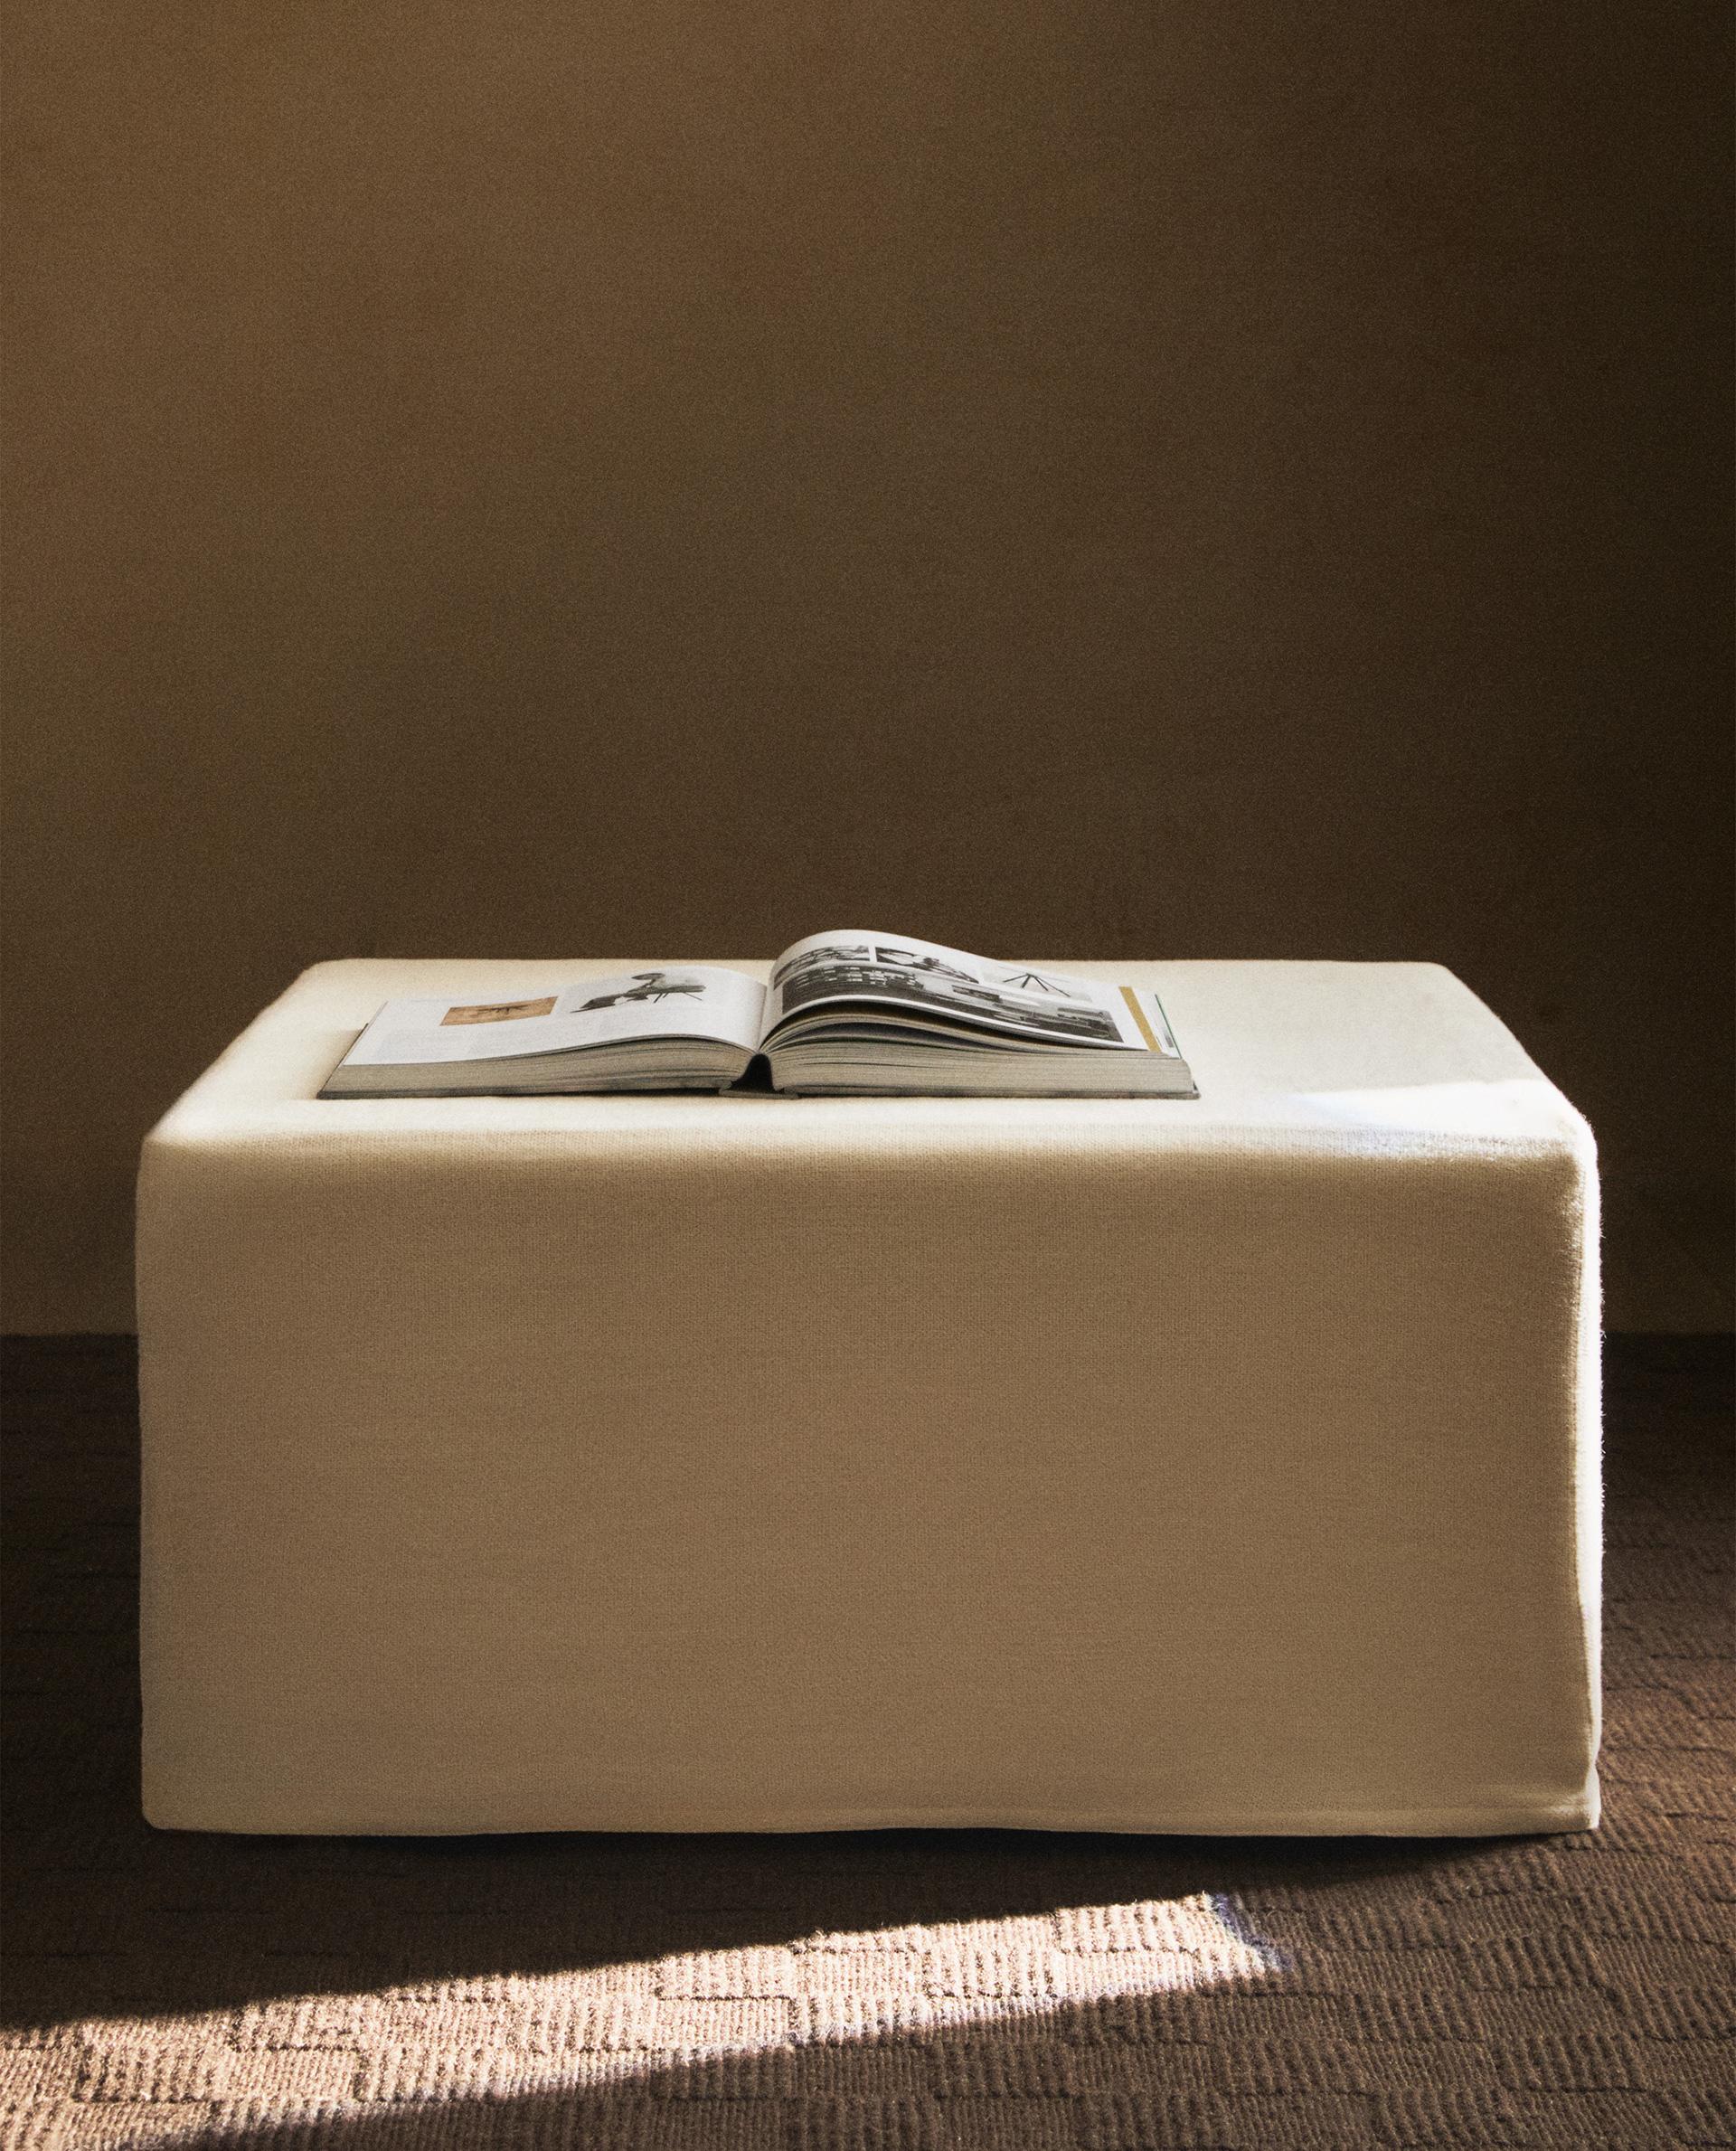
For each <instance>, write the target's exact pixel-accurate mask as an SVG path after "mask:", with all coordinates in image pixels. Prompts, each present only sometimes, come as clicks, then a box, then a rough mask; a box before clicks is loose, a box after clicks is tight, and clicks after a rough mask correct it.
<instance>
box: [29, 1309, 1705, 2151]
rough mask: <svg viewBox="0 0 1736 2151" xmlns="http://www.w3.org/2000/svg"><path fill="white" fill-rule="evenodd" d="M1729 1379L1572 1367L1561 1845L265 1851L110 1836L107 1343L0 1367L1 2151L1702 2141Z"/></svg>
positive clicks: (127, 1563)
mask: <svg viewBox="0 0 1736 2151" xmlns="http://www.w3.org/2000/svg"><path fill="white" fill-rule="evenodd" d="M1730 1377H1731V1345H1730V1341H1729V1340H1728V1339H1711V1338H1707V1339H1689V1338H1640V1337H1628V1338H1618V1339H1612V1340H1611V1341H1610V1344H1609V1354H1608V1412H1607V1417H1608V1495H1609V1509H1608V1559H1607V1573H1606V1604H1607V1614H1606V1637H1607V1643H1606V1650H1607V1656H1606V1668H1605V1671H1606V1703H1607V1709H1606V1732H1605V1746H1604V1755H1603V1761H1602V1766H1601V1768H1602V1777H1603V1785H1604V1797H1605V1803H1606V1815H1605V1821H1604V1824H1603V1826H1602V1828H1601V1829H1600V1830H1599V1831H1598V1832H1597V1833H1595V1834H1588V1835H1580V1836H1573V1837H1564V1838H1542V1839H1508V1840H1500V1841H1488V1840H1477V1841H1445V1840H1440V1841H1426V1842H1424V1841H1414V1840H1407V1841H1375V1840H1277V1839H1266V1840H1250V1839H1203V1838H1186V1839H1184V1838H1148V1839H1140V1838H1125V1837H1124V1838H1116V1837H1102V1836H1080V1837H1069V1836H1048V1835H1034V1834H1033V1835H1026V1834H1014V1833H997V1832H981V1833H916V1832H894V1833H888V1834H884V1835H847V1836H805V1837H789V1838H747V1837H726V1838H608V1837H579V1836H566V1837H548V1838H497V1839H463V1840H443V1841H423V1840H409V1839H392V1840H380V1839H373V1840H335V1839H327V1840H296V1839H234V1838H216V1837H197V1836H187V1835H170V1834H161V1833H157V1832H155V1831H153V1830H151V1829H150V1828H148V1827H147V1826H146V1824H145V1823H144V1822H143V1821H142V1819H141V1818H140V1816H139V1813H138V1801H137V1752H136V1748H137V1693H136V1663H135V1658H136V1634H137V1631H136V1614H135V1593H136V1587H137V1562H136V1530H137V1495H136V1480H137V1417H136V1403H135V1396H134V1387H133V1351H132V1344H131V1340H130V1339H120V1338H57V1339H41V1340H30V1341H17V1342H14V1343H13V1344H12V1345H11V1346H10V1348H9V1349H8V1351H7V1353H6V1358H5V1420H6V1439H5V1484H6V1561H5V1594H6V1612H5V1622H6V1634H7V1637H8V1639H9V1640H8V1647H7V1650H6V1654H5V1677H4V1703H5V1725H6V1731H5V1766H6V1767H5V1796H6V1865H7V1871H8V1872H7V1887H6V1907H7V1910H6V1918H5V2006H4V2023H5V2033H4V2036H3V2037H0V2141H3V2142H4V2143H5V2144H6V2145H7V2146H18V2147H19V2151H24V2146H29V2147H30V2151H58V2147H59V2146H99V2145H113V2146H123V2145H125V2146H141V2147H145V2146H158V2145H164V2146H166V2145H178V2146H185V2145H199V2146H216V2145H219V2144H236V2145H239V2144H244V2143H245V2144H269V2145H272V2146H284V2145H288V2144H291V2143H296V2144H307V2145H331V2146H336V2147H337V2151H385V2147H386V2146H393V2147H394V2151H395V2147H402V2151H411V2147H414V2151H421V2147H423V2146H442V2147H445V2146H491V2145H505V2146H519V2145H524V2146H530V2145H536V2146H543V2145H547V2146H556V2145H561V2146H566V2145H574V2146H589V2145H596V2146H607V2147H608V2151H616V2147H618V2146H621V2147H625V2146H635V2147H639V2146H644V2147H646V2151H649V2147H650V2146H668V2147H670V2151H674V2147H675V2146H684V2147H692V2151H699V2147H701V2146H719V2147H720V2151H761V2147H766V2151H769V2147H770V2146H777V2147H778V2151H797V2147H802V2151H809V2147H811V2151H820V2147H821V2146H840V2147H843V2146H851V2147H854V2151H941V2147H942V2146H946V2147H948V2151H952V2147H955V2146H985V2147H993V2151H1024V2146H1075V2145H1078V2146H1098V2147H1099V2151H1135V2147H1138V2146H1146V2147H1150V2151H1217V2147H1220V2146H1222V2147H1225V2151H1228V2147H1231V2146H1236V2147H1241V2151H1265V2147H1268V2146H1269V2147H1271V2151H1288V2147H1290V2146H1297V2147H1298V2151H1299V2147H1302V2146H1309V2147H1316V2151H1343V2147H1347V2146H1361V2145H1373V2146H1407V2147H1415V2151H1422V2147H1424V2146H1497V2145H1512V2146H1603V2145H1609V2146H1678V2145H1684V2146H1685V2145H1694V2146H1697V2145H1727V2144H1731V2143H1736V2092H1733V2091H1732V2082H1733V2081H1736V2043H1733V2042H1736V1822H1733V1821H1732V1807H1731V1785H1732V1773H1731V1750H1732V1735H1733V1734H1736V1699H1733V1693H1732V1684H1731V1659H1730V1653H1731V1606H1730V1579H1731V1548H1732V1498H1731V1497H1732V1483H1731V1482H1732V1472H1731V1462H1732V1459H1731V1439H1730V1436H1731V1379H1730Z"/></svg>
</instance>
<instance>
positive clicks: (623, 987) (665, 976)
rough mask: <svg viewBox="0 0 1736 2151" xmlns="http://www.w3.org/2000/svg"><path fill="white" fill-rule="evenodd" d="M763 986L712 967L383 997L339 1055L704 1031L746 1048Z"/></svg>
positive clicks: (463, 1051) (572, 1045)
mask: <svg viewBox="0 0 1736 2151" xmlns="http://www.w3.org/2000/svg"><path fill="white" fill-rule="evenodd" d="M765 994H766V989H765V988H764V986H761V985H760V981H759V980H758V979H757V978H750V977H749V976H748V975H747V974H746V972H744V971H727V970H724V969H723V968H722V967H720V966H718V965H715V964H674V965H670V966H669V967H666V968H665V969H662V970H646V971H633V972H627V973H623V974H622V975H621V976H619V977H618V978H583V979H580V980H578V981H577V982H575V983H574V984H573V985H571V986H564V987H562V988H561V990H560V991H559V992H555V993H541V994H527V995H522V996H520V997H517V998H508V999H503V1000H499V1001H476V1000H459V999H440V998H436V997H432V996H418V997H416V998H413V999H408V1000H400V1001H388V1002H387V1003H386V1005H385V1006H384V1007H383V1008H382V1009H381V1011H380V1013H379V1014H377V1015H376V1016H375V1017H374V1019H373V1022H372V1023H371V1024H369V1025H368V1027H367V1029H366V1030H365V1031H363V1033H362V1035H361V1036H360V1038H358V1039H357V1040H356V1042H355V1043H354V1045H353V1046H352V1047H351V1048H350V1050H349V1052H347V1053H345V1055H344V1060H343V1062H342V1063H341V1065H342V1066H344V1067H345V1068H397V1067H403V1066H410V1065H415V1066H424V1067H425V1066H427V1065H428V1064H429V1063H430V1062H433V1061H511V1060H515V1059H518V1058H519V1057H521V1056H523V1055H527V1054H533V1053H538V1054H540V1053H561V1052H575V1053H578V1052H584V1051H585V1050H586V1049H587V1048H589V1047H597V1046H604V1047H607V1046H614V1047H623V1046H626V1047H630V1046H631V1045H632V1044H633V1043H634V1042H636V1041H637V1040H640V1039H646V1040H649V1039H654V1038H703V1039H715V1040H717V1041H718V1042H720V1043H721V1044H724V1045H731V1046H737V1047H739V1048H740V1049H741V1051H742V1052H745V1053H751V1052H753V1050H754V1047H755V1045H756V1044H757V1042H758V1041H759V1036H760V1018H761V1015H762V1014H763V1012H764V1006H765Z"/></svg>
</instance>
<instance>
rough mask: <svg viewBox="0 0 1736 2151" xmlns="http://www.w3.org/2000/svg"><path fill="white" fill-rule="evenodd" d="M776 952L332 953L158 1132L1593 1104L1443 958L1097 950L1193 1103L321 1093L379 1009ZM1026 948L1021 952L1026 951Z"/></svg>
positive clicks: (1272, 1131) (1581, 1128) (821, 1129)
mask: <svg viewBox="0 0 1736 2151" xmlns="http://www.w3.org/2000/svg"><path fill="white" fill-rule="evenodd" d="M675 960H680V961H682V962H702V961H703V962H708V963H727V964H731V966H732V967H734V968H737V969H740V970H743V971H749V972H751V973H753V974H754V975H755V976H760V977H763V976H765V975H766V973H767V971H768V970H769V959H765V958H759V959H754V958H719V957H707V958H691V957H689V958H680V959H675V958H655V959H654V958H645V957H637V958H633V957H599V958H567V959H561V958H533V959H526V960H523V961H515V960H511V959H481V958H453V959H450V960H441V959H436V958H355V959H353V960H347V961H340V962H334V963H323V964H317V965H316V966H315V967H313V968H312V969H311V970H308V971H306V972H304V973H303V974H302V976H300V977H299V978H297V980H296V981H295V983H294V984H293V985H292V986H290V987H289V988H288V991H287V992H286V993H285V994H283V995H281V996H280V997H279V998H278V1000H277V1001H275V1002H273V1003H272V1004H271V1005H270V1006H269V1008H267V1009H266V1010H265V1011H264V1012H263V1014H260V1015H259V1017H258V1018H257V1019H256V1020H255V1022H254V1023H253V1024H250V1026H249V1027H248V1029H247V1030H246V1031H245V1032H243V1033H242V1034H241V1037H240V1038H239V1039H238V1040H237V1041H236V1042H235V1043H234V1044H233V1045H232V1046H231V1047H230V1049H229V1050H228V1052H225V1053H224V1054H223V1055H222V1057H221V1058H220V1059H219V1060H218V1061H216V1062H215V1063H214V1064H213V1065H212V1068H210V1069H209V1070H207V1071H206V1072H205V1074H204V1075H203V1076H202V1077H201V1078H200V1079H199V1080H198V1081H197V1082H196V1083H194V1084H193V1087H192V1089H191V1090H188V1091H187V1093H186V1094H185V1096H184V1098H183V1099H181V1100H180V1101H179V1102H178V1103H177V1104H176V1105H175V1107H174V1108H172V1109H171V1110H170V1112H169V1113H168V1114H167V1115H166V1116H165V1119H164V1120H163V1121H162V1122H161V1123H160V1124H159V1126H158V1127H157V1129H156V1131H155V1132H154V1136H153V1137H152V1140H153V1141H154V1142H156V1143H159V1144H174V1145H183V1144H189V1143H192V1144H200V1143H207V1142H213V1141H214V1142H219V1143H222V1142H228V1141H252V1140H271V1139H276V1138H281V1137H296V1138H299V1139H306V1138H307V1137H309V1136H311V1135H316V1134H322V1133H323V1134H329V1135H333V1136H342V1137H343V1138H344V1140H345V1141H348V1142H354V1143H360V1144H363V1145H367V1146H372V1145H373V1144H375V1143H378V1144H384V1145H387V1146H390V1145H392V1144H394V1143H398V1142H409V1143H414V1144H424V1143H427V1142H429V1141H434V1142H448V1141H449V1142H458V1143H467V1142H471V1141H476V1140H479V1139H491V1140H492V1139H512V1138H513V1137H526V1138H535V1137H542V1136H548V1135H554V1134H560V1135H563V1136H569V1137H571V1136H577V1135H587V1136H590V1137H594V1138H596V1139H597V1140H598V1141H601V1142H609V1141H619V1142H628V1143H638V1142H644V1141H646V1140H647V1139H651V1140H657V1141H660V1142H661V1141H668V1142H674V1143H676V1144H680V1143H682V1142H684V1141H691V1142H693V1143H694V1144H695V1145H696V1146H703V1147H705V1148H707V1149H715V1148H717V1147H718V1146H723V1147H725V1148H730V1147H733V1146H738V1145H740V1146H750V1147H752V1148H760V1147H761V1146H767V1145H771V1144H778V1143H785V1142H790V1141H795V1142H797V1143H799V1144H801V1145H802V1146H805V1147H806V1146H810V1145H814V1146H819V1147H821V1148H825V1147H826V1146H831V1145H840V1146H844V1147H854V1146H860V1145H862V1144H873V1146H877V1147H883V1146H887V1145H894V1146H897V1145H901V1144H906V1143H908V1144H911V1145H916V1146H931V1145H939V1146H942V1147H946V1148H952V1147H955V1146H959V1145H967V1144H972V1143H979V1142H987V1143H996V1142H1002V1141H1006V1142H1013V1143H1024V1144H1029V1143H1047V1142H1057V1143H1063V1144H1080V1143H1083V1144H1087V1145H1093V1146H1094V1145H1096V1144H1099V1143H1107V1144H1111V1145H1113V1144H1122V1143H1127V1142H1128V1141H1134V1142H1137V1143H1139V1144H1141V1145H1144V1144H1146V1143H1152V1144H1160V1145H1170V1144H1175V1145H1180V1146H1184V1147H1188V1148H1193V1147H1195V1146H1205V1147H1212V1148H1221V1147H1224V1146H1232V1147H1233V1146H1262V1145H1270V1144H1272V1143H1274V1142H1276V1143H1278V1144H1280V1145H1282V1146H1285V1147H1296V1146H1301V1147H1304V1148H1320V1149H1325V1150H1344V1149H1359V1148H1366V1147H1370V1146H1373V1147H1375V1148H1379V1149H1397V1150H1400V1151H1410V1150H1413V1149H1415V1148H1416V1147H1417V1146H1419V1145H1425V1146H1426V1145H1429V1144H1435V1143H1439V1144H1445V1145H1446V1146H1448V1147H1449V1148H1458V1147H1462V1146H1465V1145H1467V1144H1469V1145H1472V1146H1477V1147H1482V1146H1495V1147H1497V1148H1505V1147H1508V1146H1515V1145H1516V1146H1521V1147H1524V1148H1526V1149H1533V1148H1537V1147H1542V1148H1545V1149H1549V1150H1555V1151H1560V1150H1570V1151H1572V1152H1574V1153H1576V1154H1579V1155H1580V1156H1582V1157H1585V1158H1588V1159H1589V1158H1590V1155H1591V1151H1592V1145H1591V1137H1590V1129H1589V1128H1588V1127H1587V1126H1586V1124H1585V1122H1584V1120H1583V1118H1581V1117H1580V1114H1579V1113H1578V1112H1577V1111H1576V1110H1575V1109H1574V1108H1573V1107H1572V1106H1571V1104H1569V1102H1568V1100H1567V1099H1565V1098H1564V1097H1562V1095H1561V1092H1560V1091H1559V1090H1557V1089H1556V1088H1555V1086H1554V1085H1553V1084H1552V1082H1551V1081H1550V1080H1549V1079H1548V1078H1547V1077H1546V1076H1545V1075H1544V1074H1543V1071H1541V1070H1540V1069H1539V1068H1538V1067H1537V1066H1536V1065H1535V1064H1534V1063H1533V1061H1531V1059H1530V1058H1529V1056H1528V1055H1527V1054H1526V1053H1525V1052H1524V1048H1523V1047H1522V1046H1521V1045H1520V1043H1519V1042H1518V1041H1517V1039H1515V1038H1514V1035H1513V1033H1511V1032H1510V1031H1509V1030H1508V1029H1507V1028H1506V1026H1505V1024H1503V1023H1502V1022H1501V1021H1500V1019H1499V1018H1498V1017H1497V1016H1495V1014H1493V1013H1492V1012H1491V1011H1490V1010H1489V1009H1488V1008H1487V1007H1486V1006H1485V1005H1484V1004H1483V1003H1482V1002H1481V1001H1479V1000H1478V999H1477V996H1476V995H1474V994H1473V993H1472V992H1471V990H1470V988H1469V987H1468V986H1465V985H1464V984H1463V983H1462V982H1461V981H1460V980H1459V979H1458V978H1457V977H1455V976H1454V975H1453V974H1452V973H1451V972H1450V971H1448V970H1446V969H1444V968H1443V967H1441V966H1439V965H1438V964H1422V963H1329V962H1269V961H1177V962H1149V963H1137V962H1131V961H1127V960H1123V961H1118V962H1113V963H1097V962H1090V961H1088V960H1080V959H1078V958H1054V957H1044V958H1031V959H1029V960H1031V961H1032V962H1033V963H1037V964H1040V965H1045V966H1048V967H1054V968H1058V969H1063V970H1067V971H1071V972H1074V973H1076V974H1077V973H1082V974H1084V975H1085V976H1090V977H1099V978H1105V979H1110V980H1115V981H1120V982H1125V983H1128V984H1132V985H1136V986H1151V987H1154V988H1155V989H1156V992H1157V994H1158V995H1159V996H1160V998H1161V999H1162V1001H1163V1004H1164V1006H1165V1011H1166V1012H1167V1014H1168V1016H1169V1019H1170V1022H1171V1024H1172V1025H1173V1027H1174V1029H1175V1035H1176V1038H1177V1040H1178V1041H1179V1042H1180V1044H1181V1048H1182V1052H1184V1054H1185V1056H1186V1057H1187V1061H1188V1063H1189V1065H1190V1067H1191V1068H1192V1069H1193V1071H1194V1078H1195V1080H1196V1081H1197V1082H1198V1084H1199V1088H1200V1096H1199V1097H1198V1098H1197V1099H928V1098H901V1099H784V1098H778V1097H776V1096H773V1095H768V1094H763V1093H761V1094H753V1093H747V1094H738V1095H730V1096H725V1097H718V1096H715V1095H712V1094H707V1093H699V1092H690V1093H685V1094H683V1093H664V1094H658V1095H656V1096H621V1095H615V1096H595V1097H581V1098H469V1099H343V1100H335V1099H319V1098H318V1097H317V1096H316V1092H317V1091H318V1089H319V1086H320V1084H321V1083H322V1082H323V1081H324V1080H325V1077H326V1076H327V1074H328V1073H329V1072H330V1071H331V1070H332V1069H333V1068H334V1067H335V1065H336V1063H337V1061H339V1060H341V1059H342V1057H343V1055H344V1052H346V1051H347V1050H348V1048H349V1046H350V1044H351V1042H352V1041H353V1040H354V1036H355V1034H356V1033H357V1032H358V1031H360V1030H361V1028H362V1026H363V1024H365V1023H367V1022H368V1020H369V1019H370V1018H371V1017H372V1016H373V1014H374V1013H375V1012H376V1010H377V1009H378V1008H379V1007H380V1006H381V1005H382V1003H383V1002H385V1001H387V1000H390V999H392V998H393V997H395V996H397V995H413V994H426V995H434V994H450V995H454V996H458V995H463V996H465V997H467V998H475V999H477V1000H483V999H488V1000H495V999H508V998H517V997H521V996H530V995H537V994H541V993H546V992H548V991H550V990H551V989H553V988H558V987H560V986H563V985H566V984H569V983H571V982H572V981H574V980H578V979H583V978H588V977H602V976H610V975H613V974H618V973H621V972H630V971H637V970H641V969H644V968H646V967H647V965H649V964H650V963H652V962H653V961H656V962H658V963H663V964H668V963H670V962H673V961H675ZM1020 960H1024V959H1020Z"/></svg>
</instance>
